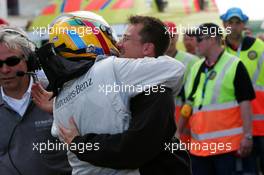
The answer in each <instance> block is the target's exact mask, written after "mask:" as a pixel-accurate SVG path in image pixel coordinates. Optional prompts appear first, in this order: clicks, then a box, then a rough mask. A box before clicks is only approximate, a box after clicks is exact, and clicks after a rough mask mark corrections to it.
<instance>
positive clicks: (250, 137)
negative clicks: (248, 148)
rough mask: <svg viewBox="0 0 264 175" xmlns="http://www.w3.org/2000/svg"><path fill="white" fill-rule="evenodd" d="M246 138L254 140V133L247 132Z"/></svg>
mask: <svg viewBox="0 0 264 175" xmlns="http://www.w3.org/2000/svg"><path fill="white" fill-rule="evenodd" d="M245 138H246V139H248V140H253V136H252V134H245Z"/></svg>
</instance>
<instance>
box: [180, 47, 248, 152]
mask: <svg viewBox="0 0 264 175" xmlns="http://www.w3.org/2000/svg"><path fill="white" fill-rule="evenodd" d="M203 61H204V60H202V61H199V62H198V63H197V64H195V65H194V67H193V69H192V70H191V73H190V77H188V80H187V82H186V86H185V88H187V91H186V92H187V94H188V93H189V94H190V92H191V91H192V88H193V87H192V86H193V82H194V79H195V77H196V76H197V73H198V70H199V68H200V66H201V65H202V63H203ZM238 63H239V59H238V58H236V57H234V56H232V55H230V54H228V53H227V52H224V53H223V54H222V56H221V58H220V60H218V62H217V63H216V65H215V66H214V68H213V69H212V70H210V71H208V72H207V73H204V72H202V73H201V74H200V81H199V83H198V86H197V90H196V91H195V93H194V95H193V99H194V100H193V115H192V116H191V117H190V120H189V123H190V128H191V143H190V145H189V149H190V153H191V154H193V155H197V156H210V155H217V154H223V153H227V152H232V151H235V150H238V149H239V147H240V141H241V139H242V136H243V127H242V119H241V114H240V107H239V104H238V103H237V101H236V98H235V88H234V83H233V82H234V78H235V73H236V68H237V65H238Z"/></svg>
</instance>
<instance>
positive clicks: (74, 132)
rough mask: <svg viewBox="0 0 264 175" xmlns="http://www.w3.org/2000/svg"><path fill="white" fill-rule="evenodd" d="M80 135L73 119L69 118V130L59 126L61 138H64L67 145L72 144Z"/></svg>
mask: <svg viewBox="0 0 264 175" xmlns="http://www.w3.org/2000/svg"><path fill="white" fill-rule="evenodd" d="M79 135H80V133H79V130H78V128H77V125H76V123H75V121H74V118H73V117H70V118H69V127H68V128H66V127H64V126H63V125H62V124H59V137H60V138H62V139H63V141H64V142H65V143H67V144H71V142H72V140H73V139H74V138H75V137H76V136H79Z"/></svg>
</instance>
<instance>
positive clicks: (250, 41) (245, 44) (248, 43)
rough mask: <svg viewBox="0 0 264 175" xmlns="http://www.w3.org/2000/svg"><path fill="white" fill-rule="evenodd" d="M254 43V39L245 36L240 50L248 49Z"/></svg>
mask: <svg viewBox="0 0 264 175" xmlns="http://www.w3.org/2000/svg"><path fill="white" fill-rule="evenodd" d="M255 42H256V38H254V37H251V36H245V37H244V39H243V45H242V48H241V50H248V49H250V48H251V47H252V46H253V44H254V43H255Z"/></svg>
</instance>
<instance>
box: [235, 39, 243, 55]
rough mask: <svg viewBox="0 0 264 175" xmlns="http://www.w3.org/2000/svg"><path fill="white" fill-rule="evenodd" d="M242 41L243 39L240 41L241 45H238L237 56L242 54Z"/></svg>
mask: <svg viewBox="0 0 264 175" xmlns="http://www.w3.org/2000/svg"><path fill="white" fill-rule="evenodd" d="M242 42H243V40H242V41H241V42H240V44H239V46H238V49H237V53H236V56H237V57H238V58H239V56H240V52H241V49H242Z"/></svg>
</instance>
